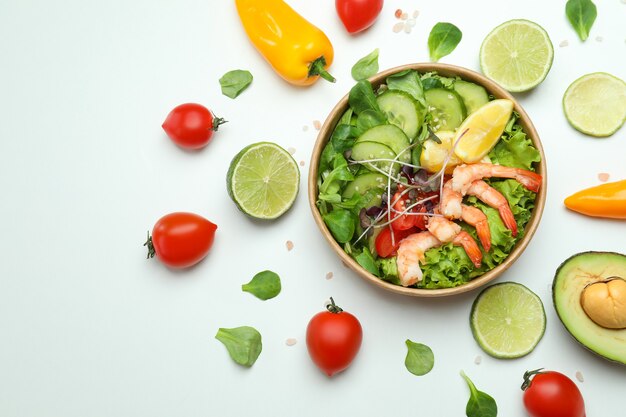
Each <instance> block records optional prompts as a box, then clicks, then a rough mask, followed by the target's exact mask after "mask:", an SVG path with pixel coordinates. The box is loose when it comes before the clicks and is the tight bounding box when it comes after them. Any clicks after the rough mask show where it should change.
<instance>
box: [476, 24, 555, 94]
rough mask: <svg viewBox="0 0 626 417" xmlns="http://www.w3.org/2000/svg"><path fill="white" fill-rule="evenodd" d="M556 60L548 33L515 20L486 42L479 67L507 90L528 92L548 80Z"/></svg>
mask: <svg viewBox="0 0 626 417" xmlns="http://www.w3.org/2000/svg"><path fill="white" fill-rule="evenodd" d="M553 57H554V48H553V47H552V42H551V41H550V37H549V36H548V33H547V32H546V31H545V30H544V29H543V28H542V27H541V26H539V25H538V24H536V23H534V22H531V21H530V20H524V19H515V20H509V21H508V22H504V23H502V24H501V25H500V26H498V27H496V28H495V29H494V30H492V31H491V32H490V33H489V35H487V37H486V38H485V40H483V43H482V45H481V47H480V68H481V69H482V72H483V74H485V75H486V76H487V77H489V78H491V79H492V80H494V81H496V82H497V83H499V84H500V85H501V86H502V87H503V88H504V89H506V90H508V91H511V92H521V91H528V90H530V89H531V88H534V87H536V86H537V85H539V83H541V82H542V81H543V80H544V79H545V78H546V76H547V75H548V72H549V71H550V68H551V67H552V58H553Z"/></svg>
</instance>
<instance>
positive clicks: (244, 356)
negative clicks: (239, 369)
mask: <svg viewBox="0 0 626 417" xmlns="http://www.w3.org/2000/svg"><path fill="white" fill-rule="evenodd" d="M215 338H216V339H217V340H219V341H220V342H222V343H223V344H224V346H226V349H227V350H228V354H229V355H230V357H231V358H232V360H234V361H235V362H237V363H238V364H239V365H243V366H252V365H253V364H254V362H256V360H257V358H258V357H259V355H260V354H261V350H262V348H263V345H262V343H261V333H259V332H258V331H257V330H256V329H255V328H254V327H249V326H242V327H235V328H233V329H224V328H220V329H219V330H218V331H217V334H216V335H215Z"/></svg>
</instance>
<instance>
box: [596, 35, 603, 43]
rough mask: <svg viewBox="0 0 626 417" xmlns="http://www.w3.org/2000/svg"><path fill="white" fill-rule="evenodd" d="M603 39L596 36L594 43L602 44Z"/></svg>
mask: <svg viewBox="0 0 626 417" xmlns="http://www.w3.org/2000/svg"><path fill="white" fill-rule="evenodd" d="M603 40H604V38H603V37H602V36H596V42H602V41H603Z"/></svg>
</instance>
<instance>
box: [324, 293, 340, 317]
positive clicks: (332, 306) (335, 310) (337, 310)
mask: <svg viewBox="0 0 626 417" xmlns="http://www.w3.org/2000/svg"><path fill="white" fill-rule="evenodd" d="M326 310H328V311H330V312H331V313H333V314H338V313H341V312H342V311H343V309H342V308H341V307H339V306H338V305H337V304H335V300H333V297H330V304H328V305H327V306H326Z"/></svg>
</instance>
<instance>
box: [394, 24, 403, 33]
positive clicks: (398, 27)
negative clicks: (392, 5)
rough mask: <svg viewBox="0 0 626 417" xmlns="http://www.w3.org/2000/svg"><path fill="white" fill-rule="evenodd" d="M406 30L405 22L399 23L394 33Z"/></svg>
mask: <svg viewBox="0 0 626 417" xmlns="http://www.w3.org/2000/svg"><path fill="white" fill-rule="evenodd" d="M402 29H404V22H398V23H396V24H395V25H393V33H398V32H401V31H402Z"/></svg>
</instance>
